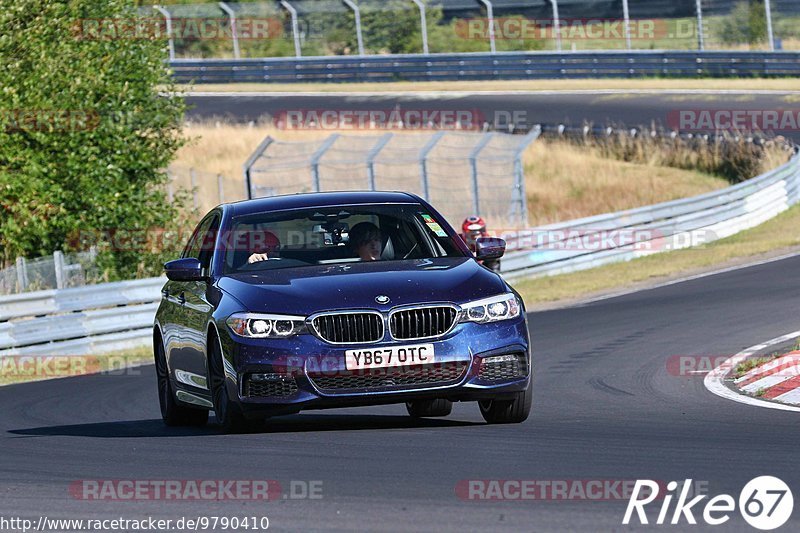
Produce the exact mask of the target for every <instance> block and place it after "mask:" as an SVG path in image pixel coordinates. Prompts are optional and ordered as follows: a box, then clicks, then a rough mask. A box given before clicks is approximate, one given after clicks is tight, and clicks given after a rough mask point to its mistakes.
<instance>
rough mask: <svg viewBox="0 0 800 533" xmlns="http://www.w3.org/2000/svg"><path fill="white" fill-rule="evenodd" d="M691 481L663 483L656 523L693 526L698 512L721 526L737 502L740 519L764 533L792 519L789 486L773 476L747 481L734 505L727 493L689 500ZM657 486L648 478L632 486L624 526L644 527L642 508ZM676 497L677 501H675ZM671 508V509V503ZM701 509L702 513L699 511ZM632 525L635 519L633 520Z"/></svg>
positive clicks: (655, 497) (644, 520) (654, 494)
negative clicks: (663, 488)
mask: <svg viewBox="0 0 800 533" xmlns="http://www.w3.org/2000/svg"><path fill="white" fill-rule="evenodd" d="M691 486H692V480H691V479H687V480H686V481H685V482H684V483H683V485H682V486H681V485H679V484H678V482H677V481H670V482H669V483H668V484H667V492H666V495H664V497H663V499H662V500H661V508H660V510H659V512H658V518H657V519H656V521H655V523H656V524H659V525H660V524H672V525H677V524H683V523H684V521H685V523H686V524H692V525H695V524H697V519H696V517H695V513H702V519H703V521H704V522H705V523H706V524H708V525H712V526H718V525H721V524H724V523H725V522H727V521H728V520H730V518H731V514H732V513H733V512H734V511H736V507H737V503H738V507H739V513H741V515H742V518H744V520H745V521H746V522H747V523H748V524H750V525H751V526H753V527H754V528H756V529H761V530H764V531H768V530H771V529H776V528H779V527H780V526H782V525H783V524H785V523H786V521H787V520H789V517H791V516H792V509H793V508H794V497H793V496H792V491H791V489H789V486H788V485H787V484H786V483H784V482H783V481H782V480H780V479H778V478H776V477H773V476H760V477H757V478H754V479H751V480H750V481H749V482H748V483H747V484H746V485H745V486H744V488H743V489H742V491H741V492H740V493H739V499H738V502H737V501H736V500H734V497H733V496H731V495H730V494H719V495H717V496H714V497H713V498H710V499H709V500H708V501H706V502H704V503H705V505H701V504H700V502H702V501H703V500H704V499H705V498H708V495H706V494H701V495H699V496H694V497H693V498H691V499H689V498H690V489H691ZM658 488H659V484H658V483H657V482H655V481H652V480H649V479H645V480H642V479H639V480H637V481H636V485H634V488H633V493H632V494H631V497H630V499H629V500H628V508H627V509H626V510H625V516H624V517H623V519H622V523H623V524H624V525H628V524H630V523H631V520H632V519H633V518H634V513H635V517H636V519H638V520H639V523H640V524H643V525H644V524H648V523H649V522H648V518H647V514H646V512H645V507H646V506H647V505H649V504H650V503H653V502H654V501H655V500H656V499H657V498H658V497H659V490H658ZM676 497H677V498H676ZM673 500H675V505H674V507H672V502H673ZM701 509H702V510H701ZM634 523H635V520H634Z"/></svg>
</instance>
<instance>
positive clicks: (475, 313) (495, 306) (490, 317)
mask: <svg viewBox="0 0 800 533" xmlns="http://www.w3.org/2000/svg"><path fill="white" fill-rule="evenodd" d="M519 313H520V305H519V300H517V297H516V296H514V295H513V294H510V293H509V294H501V295H499V296H493V297H491V298H483V299H482V300H475V301H474V302H469V303H466V304H463V305H462V306H461V321H462V322H477V323H479V324H485V323H487V322H499V321H500V320H508V319H510V318H517V317H518V316H519Z"/></svg>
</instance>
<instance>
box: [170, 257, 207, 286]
mask: <svg viewBox="0 0 800 533" xmlns="http://www.w3.org/2000/svg"><path fill="white" fill-rule="evenodd" d="M164 270H165V271H166V273H167V278H169V279H171V280H172V281H202V280H203V279H205V278H204V277H203V268H202V267H201V266H200V261H199V260H197V259H195V258H194V257H185V258H183V259H175V260H174V261H169V262H167V263H165V264H164Z"/></svg>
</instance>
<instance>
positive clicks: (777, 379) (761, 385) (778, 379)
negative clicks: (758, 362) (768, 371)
mask: <svg viewBox="0 0 800 533" xmlns="http://www.w3.org/2000/svg"><path fill="white" fill-rule="evenodd" d="M792 368H793V369H794V372H795V373H794V374H791V373H788V372H787V373H784V372H783V371H781V372H778V373H777V374H772V375H771V376H765V377H763V378H761V379H757V380H755V381H754V382H752V383H750V384H749V385H745V386H744V387H742V390H743V391H745V392H749V393H751V394H755V393H756V392H757V391H758V390H759V389H768V388H770V387H774V386H775V385H778V384H780V383H783V382H784V381H786V380H787V379H792V378H793V377H795V376H797V373H796V372H797V367H792ZM787 370H788V369H787Z"/></svg>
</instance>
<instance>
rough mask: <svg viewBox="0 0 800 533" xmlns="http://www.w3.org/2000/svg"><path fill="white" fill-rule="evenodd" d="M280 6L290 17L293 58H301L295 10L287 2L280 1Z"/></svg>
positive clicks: (284, 0)
mask: <svg viewBox="0 0 800 533" xmlns="http://www.w3.org/2000/svg"><path fill="white" fill-rule="evenodd" d="M281 5H282V6H283V8H284V9H285V10H286V11H288V12H289V16H290V17H292V38H293V39H294V55H295V57H303V51H302V49H301V48H300V29H299V25H298V24H297V10H296V9H295V8H294V6H292V4H290V3H289V2H287V1H286V0H281Z"/></svg>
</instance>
